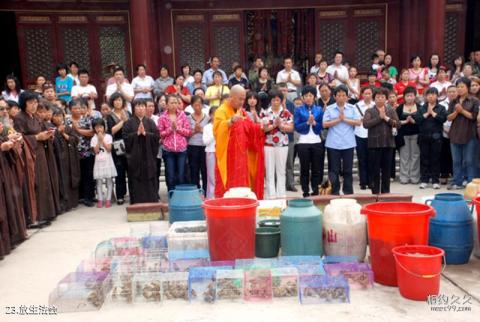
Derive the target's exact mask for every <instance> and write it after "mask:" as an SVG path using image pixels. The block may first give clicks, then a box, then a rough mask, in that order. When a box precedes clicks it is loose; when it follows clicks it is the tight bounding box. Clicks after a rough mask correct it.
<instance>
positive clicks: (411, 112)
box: [396, 87, 422, 184]
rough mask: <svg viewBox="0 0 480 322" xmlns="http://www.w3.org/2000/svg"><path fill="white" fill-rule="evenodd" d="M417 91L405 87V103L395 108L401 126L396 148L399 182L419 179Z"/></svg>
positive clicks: (420, 116)
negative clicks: (397, 150) (398, 163)
mask: <svg viewBox="0 0 480 322" xmlns="http://www.w3.org/2000/svg"><path fill="white" fill-rule="evenodd" d="M416 94H417V91H416V89H415V88H414V87H407V88H406V89H405V91H404V97H405V103H403V104H401V105H400V106H399V107H398V108H397V109H396V112H397V115H398V118H399V120H400V124H401V125H402V128H401V129H400V130H399V131H398V137H397V140H396V142H397V148H399V150H400V183H401V184H408V183H412V184H417V183H418V182H419V181H420V148H419V147H418V132H419V129H418V123H420V121H421V119H422V115H421V114H420V106H419V105H417V103H416V102H415V97H416Z"/></svg>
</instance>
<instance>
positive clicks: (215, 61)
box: [202, 56, 228, 87]
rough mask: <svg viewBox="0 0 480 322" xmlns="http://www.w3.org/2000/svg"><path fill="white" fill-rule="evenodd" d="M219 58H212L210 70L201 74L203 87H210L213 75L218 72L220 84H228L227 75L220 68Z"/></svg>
mask: <svg viewBox="0 0 480 322" xmlns="http://www.w3.org/2000/svg"><path fill="white" fill-rule="evenodd" d="M219 67H220V58H218V57H216V56H213V57H212V59H211V60H210V68H209V69H207V70H206V71H205V73H203V78H202V83H203V85H205V86H207V87H208V86H210V85H212V84H213V73H215V72H216V71H219V72H220V73H221V74H222V83H223V84H224V85H227V84H228V79H227V74H225V72H224V71H223V70H221V69H220V68H219Z"/></svg>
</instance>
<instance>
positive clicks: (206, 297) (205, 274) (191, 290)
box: [188, 266, 231, 304]
mask: <svg viewBox="0 0 480 322" xmlns="http://www.w3.org/2000/svg"><path fill="white" fill-rule="evenodd" d="M220 269H223V270H229V269H231V267H225V266H219V267H213V266H208V267H193V268H191V269H190V271H189V275H188V297H189V299H190V302H197V303H207V304H212V303H214V302H215V290H216V287H217V284H216V275H217V270H220Z"/></svg>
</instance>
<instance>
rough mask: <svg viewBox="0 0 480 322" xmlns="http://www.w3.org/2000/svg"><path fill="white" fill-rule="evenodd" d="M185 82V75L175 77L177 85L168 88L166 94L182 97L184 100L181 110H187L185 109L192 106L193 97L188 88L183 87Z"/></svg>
mask: <svg viewBox="0 0 480 322" xmlns="http://www.w3.org/2000/svg"><path fill="white" fill-rule="evenodd" d="M184 81H185V78H184V77H183V75H179V76H177V77H175V83H174V84H172V85H170V86H168V87H167V88H166V89H165V94H167V95H168V94H175V95H177V96H179V97H180V99H181V100H182V105H183V106H181V108H182V110H184V109H185V107H186V106H187V105H188V104H190V100H191V99H192V96H191V95H190V91H189V90H188V87H186V86H183V84H184Z"/></svg>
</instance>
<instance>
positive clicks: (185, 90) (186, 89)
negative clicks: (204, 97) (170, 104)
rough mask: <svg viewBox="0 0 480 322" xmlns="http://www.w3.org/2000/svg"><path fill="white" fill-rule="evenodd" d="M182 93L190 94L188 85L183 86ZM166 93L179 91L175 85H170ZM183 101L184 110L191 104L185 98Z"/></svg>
mask: <svg viewBox="0 0 480 322" xmlns="http://www.w3.org/2000/svg"><path fill="white" fill-rule="evenodd" d="M180 92H181V93H182V95H190V91H189V90H188V88H187V87H185V86H183V88H182V89H181V91H180ZM165 94H178V93H177V88H176V87H175V86H174V85H170V86H168V87H167V88H166V89H165ZM182 102H183V108H182V110H184V109H185V107H186V106H187V105H188V104H189V103H188V102H185V101H184V100H183V99H182Z"/></svg>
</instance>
